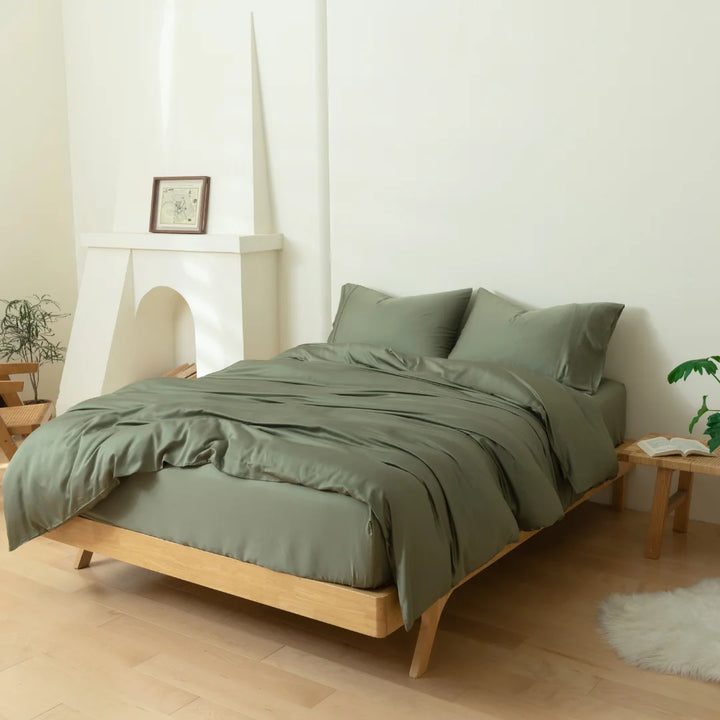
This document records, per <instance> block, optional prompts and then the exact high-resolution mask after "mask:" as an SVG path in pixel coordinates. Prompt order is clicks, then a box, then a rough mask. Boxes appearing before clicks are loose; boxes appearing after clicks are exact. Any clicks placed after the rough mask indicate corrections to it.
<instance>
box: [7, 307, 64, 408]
mask: <svg viewBox="0 0 720 720" xmlns="http://www.w3.org/2000/svg"><path fill="white" fill-rule="evenodd" d="M0 302H3V303H5V314H4V315H3V317H2V319H1V320H0V358H2V359H4V360H8V361H16V362H23V363H29V362H32V363H37V364H38V372H36V373H30V385H31V386H32V389H33V400H32V401H31V402H34V403H38V402H47V401H43V400H39V399H38V384H39V382H40V367H42V366H43V365H44V364H45V363H55V362H62V360H63V358H64V357H65V348H64V347H62V345H61V344H60V342H59V341H55V340H54V339H53V338H54V337H55V332H54V330H53V325H54V324H55V323H56V322H57V321H58V320H59V319H60V318H63V317H67V313H60V312H56V311H58V310H60V306H59V305H58V304H57V303H56V302H55V301H54V300H53V299H52V298H51V297H50V296H49V295H33V296H32V297H31V298H29V299H22V300H2V301H0Z"/></svg>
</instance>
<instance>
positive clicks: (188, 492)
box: [83, 379, 626, 588]
mask: <svg viewBox="0 0 720 720" xmlns="http://www.w3.org/2000/svg"><path fill="white" fill-rule="evenodd" d="M592 402H593V403H596V404H597V405H598V407H599V408H600V410H601V412H602V416H603V419H604V421H605V425H606V426H607V429H608V432H609V434H610V436H611V438H612V439H613V442H614V444H615V445H618V444H620V443H621V442H622V440H623V437H624V433H625V409H626V392H625V386H624V385H623V384H622V383H619V382H616V381H614V380H610V379H604V380H603V381H602V383H601V384H600V387H599V389H598V391H597V393H595V395H593V396H592ZM575 497H576V496H573V495H571V494H567V495H566V496H565V497H563V502H564V504H565V505H566V506H567V505H568V504H569V503H570V502H571V501H572V500H574V499H575ZM83 516H84V517H88V518H90V519H92V520H98V521H100V522H105V523H108V524H111V525H116V526H119V527H123V528H126V529H128V530H135V531H137V532H141V533H145V534H149V535H153V536H155V537H159V538H162V539H165V540H171V541H173V542H178V543H181V544H184V545H189V546H191V547H196V548H199V549H201V550H207V551H209V552H213V553H218V554H221V555H226V556H229V557H233V558H236V559H238V560H243V561H245V562H251V563H258V561H259V559H260V558H262V565H263V566H265V567H268V568H270V569H272V570H278V571H280V572H287V573H292V574H293V575H300V576H302V577H310V578H313V579H316V580H324V581H328V582H333V583H339V584H342V585H351V586H353V587H358V588H375V587H381V586H383V585H387V584H390V583H392V581H393V580H392V573H391V570H390V565H389V562H388V557H387V552H386V549H385V544H384V540H383V536H382V533H381V532H380V529H379V527H378V525H377V523H376V521H375V520H374V519H373V518H372V516H371V515H370V513H369V511H368V507H367V505H365V504H364V503H362V502H360V501H358V500H355V499H354V498H351V497H349V496H347V495H342V494H339V493H333V492H322V491H319V490H315V489H312V488H307V487H304V486H300V485H291V484H287V483H268V482H260V481H254V480H247V479H241V478H236V477H231V476H229V475H225V474H224V473H222V472H220V471H219V470H217V469H216V468H215V467H214V466H212V465H202V466H200V467H196V468H175V467H166V468H164V469H163V470H160V471H159V472H148V473H138V474H136V475H133V476H130V477H127V478H123V481H122V483H121V484H120V486H119V487H118V488H116V489H115V490H114V491H113V492H112V493H111V494H110V495H109V496H108V497H107V498H105V499H104V500H102V501H101V502H99V503H98V504H97V505H95V506H94V507H93V508H92V509H91V510H86V511H85V512H84V513H83Z"/></svg>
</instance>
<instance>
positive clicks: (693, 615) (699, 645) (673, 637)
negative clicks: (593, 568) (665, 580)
mask: <svg viewBox="0 0 720 720" xmlns="http://www.w3.org/2000/svg"><path fill="white" fill-rule="evenodd" d="M600 628H601V630H602V632H603V634H604V635H605V637H606V638H607V641H608V642H609V643H610V645H612V647H613V648H615V651H616V652H617V654H618V655H619V656H620V657H621V658H622V659H623V660H625V661H626V662H629V663H631V664H632V665H637V666H638V667H641V668H646V669H648V670H657V671H659V672H663V673H671V674H674V675H685V676H688V677H695V678H700V679H702V680H713V681H715V682H720V579H718V578H711V579H708V580H702V581H701V582H699V583H698V584H697V585H693V586H692V587H688V588H678V589H676V590H669V591H666V592H655V593H637V594H635V595H611V596H610V597H608V598H607V599H606V600H604V601H603V602H602V603H601V604H600Z"/></svg>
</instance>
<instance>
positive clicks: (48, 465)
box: [3, 286, 626, 677]
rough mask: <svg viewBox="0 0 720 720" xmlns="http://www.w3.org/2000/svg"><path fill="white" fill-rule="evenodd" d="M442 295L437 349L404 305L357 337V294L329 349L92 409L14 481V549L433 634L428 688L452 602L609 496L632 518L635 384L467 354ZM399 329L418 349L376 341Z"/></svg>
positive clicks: (31, 449)
mask: <svg viewBox="0 0 720 720" xmlns="http://www.w3.org/2000/svg"><path fill="white" fill-rule="evenodd" d="M346 295H347V294H346ZM443 295H451V296H452V297H451V298H450V299H451V300H452V302H449V301H447V298H446V299H445V300H446V301H445V303H444V309H445V314H444V320H443V323H440V324H441V325H442V328H441V329H442V332H440V333H438V332H434V333H431V334H430V336H429V340H428V335H427V333H426V332H425V328H426V325H427V316H428V307H434V305H433V303H435V305H437V298H435V299H433V301H432V302H430V303H429V304H428V301H427V300H424V301H423V302H421V303H419V304H418V303H417V302H416V304H415V305H416V307H418V306H419V307H420V310H419V315H421V316H422V318H423V321H422V323H421V326H422V330H423V332H421V333H420V334H419V335H418V337H419V338H420V340H422V341H423V342H424V341H427V342H426V345H427V346H426V347H424V346H422V343H421V345H420V346H417V344H416V345H413V344H412V342H411V341H412V340H413V328H412V316H413V312H412V308H411V311H408V307H407V303H406V304H405V305H404V306H403V307H401V308H400V311H399V319H398V318H397V317H396V318H395V319H394V320H393V322H394V323H396V324H395V326H394V327H393V322H391V323H389V324H388V325H389V328H388V327H384V328H383V323H382V322H378V317H384V316H385V315H387V313H388V311H387V303H386V304H385V306H384V307H383V308H382V315H381V316H377V315H376V316H374V317H371V320H370V321H369V322H367V312H366V308H364V309H363V312H362V313H361V316H357V315H356V316H355V318H354V320H355V321H356V322H355V323H354V324H353V323H352V322H350V323H348V322H340V321H339V320H343V313H344V314H345V320H347V319H348V313H350V320H353V317H352V313H353V303H354V302H355V300H356V299H357V298H358V297H360V299H361V301H362V302H364V303H366V302H367V301H368V293H367V292H366V291H365V289H360V290H358V289H357V286H352V292H350V293H349V297H347V296H344V298H343V299H344V302H343V299H341V304H340V308H339V311H338V316H337V317H336V322H335V326H334V330H333V334H331V337H330V342H329V343H327V344H325V343H323V344H315V345H306V346H301V347H298V348H295V349H292V350H290V351H288V352H286V353H283V354H281V355H280V356H278V357H277V358H274V359H272V360H269V361H263V362H249V361H245V362H241V363H237V364H236V365H233V366H231V367H230V368H227V369H226V370H223V371H221V372H219V373H214V374H213V375H210V376H206V377H205V378H201V379H199V380H193V381H186V380H179V379H173V378H166V379H155V380H148V381H142V382H140V383H135V384H133V385H131V386H128V387H127V388H123V389H121V390H119V391H117V392H116V393H113V394H111V395H108V396H102V397H100V398H94V399H92V400H89V401H86V402H85V403H81V404H80V405H78V406H76V407H75V408H73V409H72V410H71V411H69V412H68V413H65V414H64V415H63V416H61V417H60V418H58V419H56V420H55V421H53V423H51V424H49V425H48V426H47V428H43V429H42V430H41V431H38V432H37V433H35V434H33V435H32V436H31V437H30V438H29V439H28V441H27V442H26V443H25V444H24V445H23V448H22V450H21V452H19V453H18V454H17V456H16V458H18V461H14V462H13V465H11V466H10V468H8V472H7V474H6V478H5V482H4V485H3V493H4V497H5V513H6V519H7V521H8V536H9V541H10V547H11V549H12V548H14V547H17V546H18V545H19V544H21V543H23V542H26V541H28V540H31V539H32V538H33V537H35V536H37V535H39V534H43V533H46V534H47V535H48V536H49V537H51V538H53V539H55V540H59V541H61V542H64V543H67V544H69V545H72V546H75V547H77V548H78V549H79V554H78V559H77V563H76V566H77V567H79V568H82V567H86V566H87V565H88V564H89V562H90V560H91V557H92V553H94V552H97V553H101V554H103V555H106V556H109V557H113V558H116V559H119V560H123V561H126V562H130V563H134V564H137V565H140V566H143V567H146V568H149V569H151V570H156V571H159V572H164V573H166V574H169V575H173V576H175V577H179V578H182V579H185V580H189V581H191V582H197V583H200V584H203V585H207V586H209V587H212V588H215V589H218V590H222V591H225V592H229V593H232V594H235V595H238V596H241V597H244V598H247V599H250V600H255V601H258V602H262V603H265V604H268V605H272V606H274V607H278V608H280V609H284V610H288V611H290V612H295V613H298V614H301V615H305V616H307V617H311V618H314V619H317V620H322V621H325V622H329V623H332V624H335V625H338V626H341V627H344V628H347V629H350V630H354V631H357V632H361V633H364V634H367V635H372V636H375V637H384V636H386V635H388V634H390V633H392V632H394V631H395V630H397V629H399V628H400V627H402V626H403V625H404V626H405V628H406V629H409V628H410V627H411V626H412V625H413V623H414V622H415V621H416V620H418V619H419V620H420V633H419V635H418V640H417V643H416V649H415V653H414V657H413V660H412V664H411V671H410V674H411V676H413V677H419V676H420V675H422V674H423V673H424V671H425V670H426V668H427V666H428V662H429V657H430V651H431V649H432V644H433V641H434V637H435V632H436V629H437V624H438V621H439V618H440V615H441V613H442V610H443V607H444V605H445V603H446V602H447V599H448V598H449V597H450V594H451V593H452V592H453V590H454V589H455V588H457V587H458V586H459V585H461V584H462V583H464V582H466V581H467V580H468V579H469V578H471V577H472V576H473V575H475V574H477V573H478V572H480V571H481V570H482V569H483V568H484V567H487V566H488V565H489V564H491V563H492V562H494V561H495V560H497V559H498V558H499V557H502V556H503V555H504V554H506V553H507V552H509V551H510V550H512V549H513V548H514V547H516V546H517V545H518V544H520V543H522V542H524V541H525V540H527V539H528V538H529V537H531V536H532V535H533V534H535V532H537V531H539V530H540V529H541V528H542V527H545V526H547V525H549V524H552V523H553V522H555V521H557V520H558V519H559V518H561V517H562V516H563V514H564V513H565V512H567V511H568V510H569V509H571V508H572V507H574V506H575V505H576V504H578V503H579V502H582V501H583V500H584V499H586V498H587V497H589V496H590V495H591V494H593V493H594V492H597V490H598V489H600V488H602V487H604V486H605V485H607V484H608V483H610V482H615V483H617V492H616V493H615V498H616V502H617V504H618V505H619V504H620V503H621V501H622V497H623V485H624V474H625V472H626V468H625V467H619V466H618V464H617V460H616V457H615V453H614V446H615V445H617V444H619V443H620V442H621V441H622V435H623V431H624V414H625V392H624V387H623V386H622V385H621V384H619V383H615V382H613V381H610V380H607V379H602V377H601V374H600V375H597V374H596V375H594V376H593V378H592V382H593V383H595V384H596V386H595V387H594V389H593V392H592V393H588V392H586V391H584V390H583V389H580V388H578V387H571V386H569V385H568V384H563V383H562V382H560V381H558V380H557V379H555V378H552V377H548V376H547V375H543V374H541V373H539V372H537V369H528V368H523V367H519V366H518V365H517V363H513V364H510V365H506V364H501V363H498V362H497V361H495V360H491V361H487V360H485V359H482V358H481V359H477V358H467V357H463V354H464V353H465V354H466V353H467V352H468V350H467V346H466V349H465V350H464V351H462V352H458V353H456V357H453V352H454V349H456V348H458V347H460V348H461V350H462V347H461V346H460V344H459V342H456V340H457V337H456V336H457V329H458V326H459V324H460V321H461V320H460V318H461V316H462V315H463V313H464V309H465V307H464V306H465V304H466V303H467V297H468V296H469V292H463V293H462V294H458V293H455V294H443ZM353 296H354V297H355V300H353ZM369 297H370V300H371V301H376V300H377V298H376V297H375V296H373V295H370V296H369ZM423 297H431V296H423ZM403 300H407V299H403ZM423 303H424V304H423ZM378 304H380V305H382V302H379V303H378V302H374V305H373V302H371V303H370V305H371V306H377V305H378ZM450 306H452V307H451V309H452V312H449V311H448V308H450ZM395 307H397V304H396V305H395ZM476 307H477V301H476ZM617 307H620V308H621V306H617ZM474 312H475V310H473V313H474ZM473 313H471V314H470V317H469V318H468V320H467V322H466V324H465V328H468V327H473V323H472V322H471V321H472V318H473ZM371 315H372V313H371ZM441 315H442V313H441ZM617 315H619V310H618V311H617ZM358 317H360V319H361V320H362V322H360V320H358ZM541 319H542V318H541ZM616 319H617V318H615V320H616ZM397 323H400V326H401V328H402V333H403V336H404V338H405V342H406V345H405V346H404V349H400V350H399V349H397V348H392V349H391V348H390V347H387V345H388V344H389V343H388V339H387V338H377V337H375V336H372V337H371V338H370V340H372V341H373V342H368V338H367V333H368V332H370V333H377V332H378V330H380V331H384V332H387V333H389V335H392V334H393V333H394V334H395V335H397V332H398V326H397ZM610 324H611V325H612V326H613V327H614V323H610ZM436 325H437V323H436ZM363 328H364V329H363ZM435 329H436V330H437V328H435ZM573 332H574V333H576V330H573ZM611 332H612V328H610V330H609V333H607V335H608V340H609V334H610V333H611ZM347 333H350V334H351V336H352V337H351V340H352V341H348V338H347V337H346V335H347ZM464 333H465V329H464V330H463V334H464ZM541 334H542V337H543V343H545V344H547V340H548V334H547V329H546V328H545V329H543V332H542V333H541ZM461 338H462V334H461ZM417 339H418V338H415V340H417ZM392 342H393V344H396V345H397V344H398V343H397V341H396V340H393V341H392ZM407 343H410V344H409V345H408V344H407ZM428 343H429V344H428ZM433 343H434V345H433ZM451 350H452V351H453V352H451ZM448 354H449V355H450V358H447V359H446V358H445V357H444V355H448ZM603 357H604V351H603ZM541 369H542V368H541ZM595 370H597V368H594V370H593V372H594V371H595ZM561 372H562V373H565V374H567V372H568V369H567V367H563V368H561ZM573 382H575V383H576V384H577V383H578V376H577V374H576V375H575V376H574V377H573ZM583 382H584V380H583Z"/></svg>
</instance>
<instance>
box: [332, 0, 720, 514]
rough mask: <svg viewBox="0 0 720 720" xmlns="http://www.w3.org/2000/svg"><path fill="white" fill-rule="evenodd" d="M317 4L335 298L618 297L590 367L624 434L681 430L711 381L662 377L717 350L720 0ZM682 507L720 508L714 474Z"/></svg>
mask: <svg viewBox="0 0 720 720" xmlns="http://www.w3.org/2000/svg"><path fill="white" fill-rule="evenodd" d="M328 10H329V15H328V43H329V88H330V92H329V97H330V120H329V124H330V168H331V175H330V180H331V182H330V199H331V238H332V261H333V265H332V269H333V279H332V284H333V291H334V293H335V297H336V298H337V292H338V290H339V287H340V285H341V284H342V283H343V282H347V281H352V280H354V281H356V282H364V283H367V284H370V285H372V286H375V287H377V288H380V289H385V290H388V291H393V292H397V293H414V292H422V291H432V290H440V289H444V288H454V287H461V286H473V287H477V286H484V287H487V288H488V289H490V290H495V291H499V292H501V293H503V294H505V295H508V296H510V297H511V298H513V299H515V300H518V301H521V302H523V303H526V304H527V305H529V306H545V305H551V304H557V303H565V302H585V301H594V300H612V301H618V302H624V303H625V304H626V305H627V309H626V311H625V313H624V315H623V317H622V319H621V321H620V324H619V326H618V329H617V333H616V337H615V339H614V341H613V343H612V346H611V350H610V353H609V358H608V365H607V374H608V375H610V376H611V377H616V378H618V379H620V380H622V381H623V382H625V383H626V384H627V387H628V393H629V408H628V433H629V435H630V436H634V437H639V436H640V435H643V434H645V433H646V432H652V431H654V432H662V431H666V432H671V433H683V432H684V433H687V422H688V420H689V418H690V417H691V416H692V414H693V412H694V410H695V408H696V407H697V406H698V404H699V400H700V396H701V394H702V392H703V388H705V390H704V391H705V392H714V391H715V388H714V387H713V385H714V383H710V382H707V381H706V382H704V383H702V382H693V383H692V384H690V383H688V384H687V386H682V387H679V386H673V387H669V386H668V385H667V384H666V382H665V375H666V374H667V372H668V371H669V370H670V369H671V368H672V367H673V366H674V365H675V364H677V363H678V362H680V361H682V360H684V359H686V358H691V357H701V356H705V355H709V354H711V353H717V352H718V350H720V348H719V347H718V344H717V338H716V335H715V334H713V332H712V329H711V328H712V327H713V317H714V316H713V308H715V307H716V306H717V302H718V299H719V295H720V292H719V291H718V285H717V273H716V271H715V267H716V263H715V257H716V252H715V251H716V248H717V238H718V237H719V236H720V203H719V202H718V188H720V96H719V95H718V75H717V68H718V66H719V65H720V49H719V48H720V46H718V43H717V28H718V27H720V4H718V3H717V2H714V0H696V2H693V3H690V4H688V3H678V2H676V1H675V0H633V2H626V0H609V1H608V2H602V3H601V2H597V0H544V1H543V2H541V3H539V2H536V1H535V0H482V1H480V2H466V1H464V0H444V1H443V2H438V1H435V0H423V1H417V0H414V1H413V2H410V0H402V1H401V0H395V1H394V2H391V3H388V2H385V0H364V1H363V2H344V3H330V4H329V8H328ZM703 315H705V318H707V319H705V318H704V317H703ZM715 396H716V400H715V407H718V406H719V404H720V393H717V392H716V393H715ZM649 480H650V479H649V477H648V474H646V473H645V474H643V473H640V472H638V473H636V481H635V482H634V483H633V484H632V489H631V492H630V504H631V505H634V506H640V507H644V508H646V507H648V503H649V497H650V495H649V491H650V487H649ZM692 513H693V515H694V517H696V518H704V519H712V520H715V521H716V522H720V485H718V483H716V482H713V481H712V480H711V479H708V478H702V477H699V478H698V480H697V489H696V496H695V500H694V503H693V509H692Z"/></svg>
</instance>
